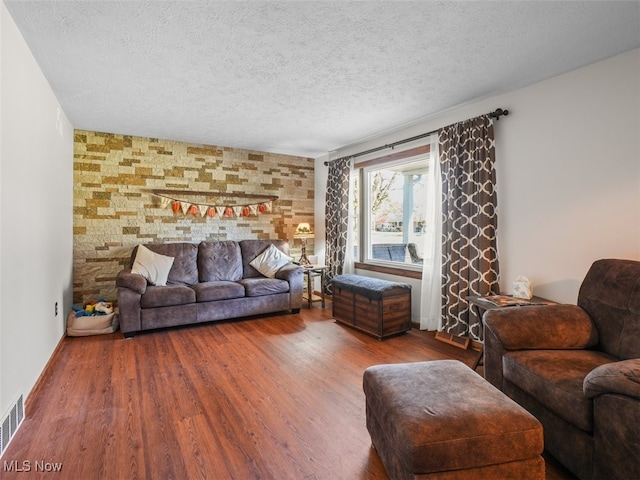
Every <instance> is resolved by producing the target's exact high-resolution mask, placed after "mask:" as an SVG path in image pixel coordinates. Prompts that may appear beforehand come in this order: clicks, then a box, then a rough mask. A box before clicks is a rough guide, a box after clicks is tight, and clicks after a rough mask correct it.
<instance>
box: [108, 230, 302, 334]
mask: <svg viewBox="0 0 640 480" xmlns="http://www.w3.org/2000/svg"><path fill="white" fill-rule="evenodd" d="M272 244H273V245H274V246H275V247H277V248H278V249H279V250H280V251H281V252H283V253H284V254H285V255H288V254H289V245H288V244H287V243H286V242H284V241H282V240H242V241H238V242H236V241H231V240H225V241H218V242H201V243H199V244H195V243H165V244H147V245H145V246H146V247H147V248H148V249H149V250H151V251H153V252H155V253H158V254H160V255H165V256H168V257H173V258H174V261H173V265H172V267H171V270H170V271H169V277H168V281H167V285H166V286H153V285H151V284H149V282H147V280H146V279H145V278H144V277H142V276H141V275H138V274H134V273H131V268H127V269H124V270H122V271H120V272H119V273H118V276H117V278H116V285H117V288H118V310H119V317H120V329H121V330H122V332H123V334H124V336H125V337H129V336H132V335H134V334H135V333H136V332H141V331H144V330H152V329H157V328H164V327H173V326H178V325H188V324H194V323H201V322H210V321H214V320H224V319H231V318H238V317H246V316H251V315H261V314H266V313H274V312H280V311H287V310H288V311H291V312H293V313H297V312H299V311H300V307H301V305H302V284H303V278H302V277H303V269H302V267H300V266H298V265H295V264H293V263H289V264H287V265H285V266H283V267H282V268H280V270H278V271H277V273H276V275H275V277H274V278H267V277H265V276H263V275H262V274H261V273H260V272H258V271H257V270H256V269H255V268H253V267H252V266H251V265H250V262H251V261H252V260H254V259H255V258H256V257H257V256H258V255H260V254H261V253H262V252H263V251H265V250H266V249H267V248H268V247H269V246H270V245H272ZM136 250H137V247H136V249H134V251H133V252H132V254H131V264H133V262H134V259H135V257H136Z"/></svg>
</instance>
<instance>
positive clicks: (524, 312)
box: [483, 305, 598, 350]
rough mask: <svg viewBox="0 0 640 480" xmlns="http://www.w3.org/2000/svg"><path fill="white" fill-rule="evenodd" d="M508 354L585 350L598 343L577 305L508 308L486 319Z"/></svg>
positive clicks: (496, 311) (487, 325) (589, 320)
mask: <svg viewBox="0 0 640 480" xmlns="http://www.w3.org/2000/svg"><path fill="white" fill-rule="evenodd" d="M483 320H484V323H485V330H490V331H491V332H492V333H493V334H494V335H495V337H496V338H497V340H498V341H499V342H500V343H501V344H502V345H503V347H504V348H505V349H506V350H529V349H538V350H539V349H545V350H548V349H584V348H589V347H593V346H595V345H596V344H597V343H598V331H597V330H596V327H595V325H594V324H593V322H592V320H591V318H590V317H589V315H588V314H587V312H585V311H584V310H583V309H582V308H580V307H578V306H575V305H545V306H529V307H505V308H499V309H493V310H488V311H487V312H486V313H485V314H484V317H483Z"/></svg>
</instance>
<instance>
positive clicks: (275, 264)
mask: <svg viewBox="0 0 640 480" xmlns="http://www.w3.org/2000/svg"><path fill="white" fill-rule="evenodd" d="M289 262H291V258H289V257H287V256H286V255H285V254H284V253H282V252H281V251H280V250H278V249H277V248H276V247H275V246H274V245H273V244H271V245H269V248H267V249H266V250H265V251H264V252H262V253H261V254H260V255H258V256H257V257H256V258H254V259H253V260H251V262H249V265H251V266H252V267H253V268H255V269H256V270H258V271H259V272H260V273H261V274H262V275H264V276H265V277H269V278H273V277H275V276H276V272H277V271H278V270H280V269H281V268H282V267H284V266H285V265H286V264H287V263H289Z"/></svg>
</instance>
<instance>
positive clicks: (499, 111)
mask: <svg viewBox="0 0 640 480" xmlns="http://www.w3.org/2000/svg"><path fill="white" fill-rule="evenodd" d="M487 115H488V116H489V118H495V119H496V120H500V117H501V116H502V115H504V116H505V117H506V116H507V115H509V110H503V109H502V108H497V109H496V110H494V111H493V112H489V113H488V114H487ZM437 132H438V130H432V131H431V132H427V133H421V134H420V135H416V136H415V137H411V138H405V139H404V140H398V141H397V142H393V143H388V144H386V145H382V146H381V147H375V148H371V149H369V150H365V151H364V152H358V153H354V154H353V155H347V156H345V157H340V158H336V159H335V160H329V161H327V162H324V166H325V167H326V166H328V165H329V163H331V162H335V161H336V160H342V159H343V158H355V157H361V156H363V155H367V154H369V153H374V152H379V151H380V150H384V149H386V148H393V147H395V146H396V145H402V144H403V143H409V142H413V141H414V140H419V139H421V138H425V137H428V136H429V135H433V134H434V133H437Z"/></svg>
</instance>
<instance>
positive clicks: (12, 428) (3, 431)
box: [0, 395, 24, 456]
mask: <svg viewBox="0 0 640 480" xmlns="http://www.w3.org/2000/svg"><path fill="white" fill-rule="evenodd" d="M22 420H24V402H23V399H22V395H20V396H19V397H18V399H17V400H16V401H15V402H14V403H13V405H11V408H9V412H8V413H7V414H6V415H5V416H4V417H2V425H0V456H2V454H3V453H4V451H5V450H6V449H7V447H8V446H9V442H10V441H11V439H12V438H13V436H14V435H15V433H16V432H17V431H18V427H19V426H20V425H21V424H22Z"/></svg>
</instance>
